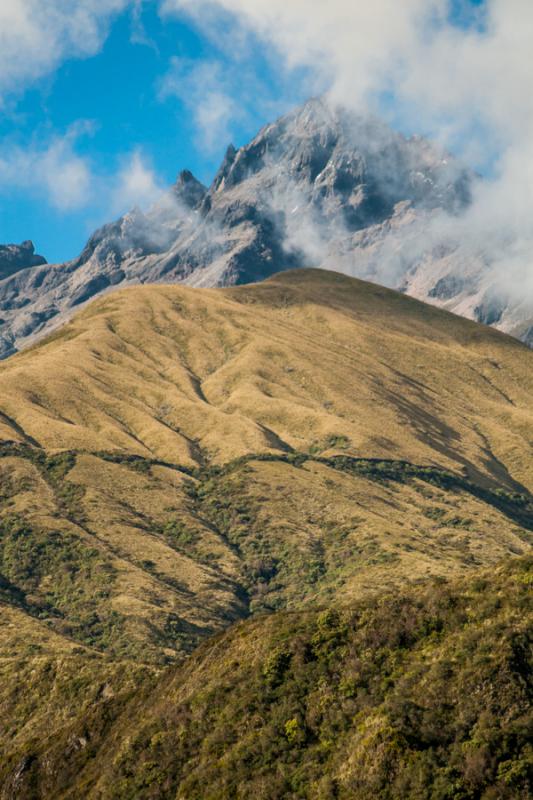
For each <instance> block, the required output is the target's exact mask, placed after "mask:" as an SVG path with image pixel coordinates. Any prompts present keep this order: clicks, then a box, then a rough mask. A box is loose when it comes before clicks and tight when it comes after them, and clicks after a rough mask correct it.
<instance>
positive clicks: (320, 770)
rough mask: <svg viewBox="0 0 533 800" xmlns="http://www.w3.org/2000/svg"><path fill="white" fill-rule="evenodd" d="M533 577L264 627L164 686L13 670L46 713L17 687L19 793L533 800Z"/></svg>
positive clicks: (244, 630)
mask: <svg viewBox="0 0 533 800" xmlns="http://www.w3.org/2000/svg"><path fill="white" fill-rule="evenodd" d="M532 567H533V563H532V562H531V559H518V560H514V561H513V562H510V563H508V565H507V566H505V567H500V568H498V569H496V570H494V569H493V570H491V571H489V572H481V573H480V572H477V573H475V578H472V577H470V578H469V579H465V578H463V579H461V581H460V582H452V583H448V582H446V581H443V580H441V581H433V582H430V583H429V584H428V585H427V586H424V587H420V588H419V589H416V590H410V591H407V592H405V591H404V592H401V593H395V594H393V595H391V594H388V595H385V596H383V597H381V598H379V599H375V600H371V601H370V600H366V601H360V602H358V603H356V604H355V605H354V604H351V605H349V606H348V607H341V606H339V605H338V604H335V605H333V606H330V607H329V608H328V609H325V610H322V611H313V612H310V611H308V612H293V613H289V612H278V613H276V614H273V615H269V616H258V617H256V618H255V620H250V621H247V622H244V623H241V624H239V625H237V626H234V627H233V628H232V629H231V630H230V631H229V632H227V633H225V634H221V635H219V636H217V637H215V638H213V639H211V640H209V641H208V642H206V643H205V644H204V645H202V646H201V647H200V648H199V649H198V651H197V652H196V653H195V655H194V656H192V657H191V658H190V659H189V660H188V661H187V662H186V663H185V664H184V665H183V666H181V667H178V668H176V667H171V668H167V670H166V671H165V672H163V673H162V674H157V673H154V672H150V671H148V670H145V671H144V672H143V671H142V670H141V669H140V668H139V667H133V666H127V667H125V666H124V665H120V666H119V667H117V665H116V664H115V665H113V664H109V663H108V662H106V661H103V660H101V659H99V660H97V659H94V660H92V661H91V660H87V659H83V660H81V661H80V655H76V654H74V655H73V654H65V655H63V656H62V658H61V659H60V660H58V661H55V662H50V660H49V659H47V658H46V657H45V656H39V657H37V656H32V657H31V658H30V657H26V658H25V659H23V660H21V661H17V662H14V663H13V664H11V666H9V665H7V678H8V681H9V680H12V678H13V675H14V673H15V671H16V674H17V675H18V676H19V678H21V679H22V680H24V681H28V680H31V681H36V680H37V681H38V683H37V686H38V691H39V692H40V693H41V696H42V695H46V717H44V716H43V713H42V708H41V707H39V706H38V705H37V707H35V706H36V703H35V701H34V704H33V707H32V704H31V703H30V702H28V699H27V695H26V694H25V693H23V692H20V693H18V695H15V696H13V693H12V694H11V696H6V695H7V693H6V682H5V680H3V681H2V684H1V686H2V688H1V689H0V709H1V711H2V715H3V718H4V719H5V718H6V715H7V717H8V718H9V719H10V720H11V723H10V725H11V730H12V731H13V738H12V739H11V740H6V739H4V741H3V743H2V744H3V750H2V751H1V758H0V785H1V786H3V787H4V788H3V795H2V796H3V797H4V798H8V800H11V798H17V800H26V798H32V800H33V799H34V798H51V797H53V798H54V799H55V800H63V799H65V800H66V798H69V799H72V800H74V798H76V799H77V798H80V797H84V798H88V800H91V799H94V800H96V798H113V799H114V800H125V799H126V798H128V800H130V799H131V800H133V798H153V799H154V800H155V799H156V798H157V799H158V800H159V799H161V800H163V798H165V800H166V798H168V800H171V799H172V800H174V798H179V799H180V800H181V799H182V798H183V800H185V798H186V799H187V800H226V798H227V799H228V800H229V798H259V799H260V800H278V798H294V799H295V800H296V798H298V800H302V799H303V798H305V799H307V798H309V800H311V799H312V800H330V798H339V800H348V798H361V800H366V799H367V798H369V799H370V798H376V797H379V798H383V800H393V799H394V800H395V799H396V798H398V800H400V798H401V800H405V798H428V800H429V799H430V798H431V800H440V799H441V798H442V800H446V799H448V798H455V799H457V800H459V798H460V799H461V800H474V799H475V798H476V799H477V798H482V800H492V798H498V799H499V800H507V798H508V799H509V800H519V799H522V800H527V799H528V798H529V797H530V796H531V795H530V784H529V779H530V776H531V769H532V767H533V754H532V751H531V702H532V699H533V697H532V694H533V684H532V682H531V674H532V670H531V668H532V666H533V665H532V659H531V626H530V624H529V621H530V619H531V597H532V594H531V585H532V581H533V572H532ZM9 670H11V671H9ZM3 672H4V675H3V677H4V678H5V677H6V664H4V669H3ZM134 685H135V686H136V690H135V692H134V691H133V686H134ZM80 711H81V713H80ZM22 717H23V718H24V719H25V720H26V725H25V726H23V727H21V726H20V724H19V725H17V722H18V721H19V720H20V719H21V718H22Z"/></svg>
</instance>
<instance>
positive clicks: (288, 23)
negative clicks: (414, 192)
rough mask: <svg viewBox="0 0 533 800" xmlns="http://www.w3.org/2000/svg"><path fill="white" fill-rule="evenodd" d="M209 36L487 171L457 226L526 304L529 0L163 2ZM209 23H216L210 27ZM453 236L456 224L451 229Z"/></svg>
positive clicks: (531, 238)
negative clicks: (488, 253) (259, 55)
mask: <svg viewBox="0 0 533 800" xmlns="http://www.w3.org/2000/svg"><path fill="white" fill-rule="evenodd" d="M164 8H165V9H166V11H167V12H169V13H171V12H173V13H178V14H186V15H188V17H189V18H191V19H193V20H194V22H195V24H197V25H198V26H199V27H201V28H202V29H203V30H204V32H205V33H206V34H207V35H215V34H214V32H216V31H217V30H218V31H224V32H225V33H224V34H223V35H224V38H225V40H226V41H227V40H228V39H229V40H231V38H232V36H233V40H234V47H235V51H236V53H237V57H239V54H241V57H242V58H243V59H244V60H245V59H246V37H247V36H248V37H249V38H250V39H254V40H257V39H259V40H260V41H262V42H263V43H264V45H265V47H266V48H267V49H268V50H270V51H271V53H272V58H273V59H276V60H277V61H278V63H279V65H280V70H284V71H285V76H286V80H287V82H288V83H290V81H291V80H293V76H294V74H295V70H296V69H297V68H305V69H306V70H307V74H308V76H309V75H311V76H312V84H311V85H313V86H314V87H315V91H316V92H317V93H318V92H327V93H328V94H329V96H330V97H331V98H332V100H333V101H334V102H338V103H339V104H342V105H345V106H347V107H351V108H354V109H356V110H370V111H373V112H378V113H379V114H381V115H384V116H385V117H387V118H388V120H389V121H390V122H392V123H393V124H395V125H396V126H398V127H400V128H401V129H402V130H405V131H408V132H411V133H415V132H416V133H423V134H426V135H429V136H431V137H432V138H434V139H437V140H439V141H440V142H441V143H442V144H443V145H444V146H445V147H448V148H450V149H451V150H452V151H453V152H454V153H456V154H457V155H459V156H460V157H462V158H464V159H465V160H466V162H467V163H469V164H470V166H472V167H473V168H475V169H478V170H480V171H481V172H482V173H484V175H485V178H486V179H485V181H484V182H483V183H482V184H481V185H480V186H479V187H477V189H476V194H475V202H474V204H473V205H472V207H471V209H470V210H469V212H468V213H467V215H466V216H465V217H464V218H463V219H462V221H461V228H462V231H461V232H462V233H463V234H464V236H465V237H467V238H468V240H469V242H470V243H471V246H472V247H473V248H480V249H485V250H486V249H487V243H490V247H491V249H492V260H493V269H494V275H495V281H497V282H500V283H505V284H506V285H507V287H508V288H509V290H510V291H514V292H516V291H518V292H520V291H523V287H524V286H525V287H527V288H526V290H527V292H528V293H529V295H530V299H531V301H532V303H533V277H531V276H532V273H533V217H532V215H531V212H530V209H531V208H532V207H533V179H532V178H533V92H532V91H531V83H532V79H531V53H532V52H533V3H531V2H530V0H481V2H479V0H478V1H477V2H474V0H453V2H452V0H402V2H397V0H373V2H372V3H368V2H365V1H364V0H329V2H328V3H324V2H323V1H322V0H290V2H287V0H165V3H164ZM217 20H218V24H217ZM456 232H457V233H459V230H457V231H456Z"/></svg>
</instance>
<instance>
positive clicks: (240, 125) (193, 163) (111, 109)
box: [0, 3, 304, 262]
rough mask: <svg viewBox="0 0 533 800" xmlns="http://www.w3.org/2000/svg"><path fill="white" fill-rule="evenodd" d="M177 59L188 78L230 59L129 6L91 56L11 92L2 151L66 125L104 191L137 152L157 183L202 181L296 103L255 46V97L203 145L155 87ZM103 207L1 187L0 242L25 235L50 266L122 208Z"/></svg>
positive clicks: (176, 24) (187, 111) (171, 20)
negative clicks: (233, 148) (185, 178)
mask: <svg viewBox="0 0 533 800" xmlns="http://www.w3.org/2000/svg"><path fill="white" fill-rule="evenodd" d="M176 60H178V62H179V65H181V66H180V70H178V71H181V72H183V73H187V76H189V78H188V79H189V82H190V74H191V73H194V70H195V68H196V67H197V66H198V67H200V66H202V65H204V66H205V65H206V64H208V65H209V64H212V63H213V62H216V64H217V65H218V66H217V68H218V70H219V71H222V72H224V70H225V69H227V70H228V71H230V61H232V59H230V58H229V56H228V54H227V53H225V52H224V51H221V50H217V49H216V48H215V47H214V46H213V43H212V42H211V41H210V40H209V39H208V38H207V37H206V36H203V35H202V34H201V33H199V32H198V30H196V29H195V28H194V27H193V26H192V24H191V23H188V22H187V21H186V20H185V19H179V18H176V17H168V16H167V17H164V18H161V17H160V16H159V14H158V9H157V6H156V5H155V4H152V3H148V4H146V5H145V6H144V7H143V8H142V14H140V15H139V14H138V13H136V12H135V11H134V9H132V8H128V9H127V10H125V11H124V12H122V13H121V14H119V15H118V16H117V17H116V18H114V19H113V20H112V23H111V26H110V30H109V35H108V37H107V39H106V41H105V43H104V45H103V47H102V50H101V51H100V52H99V53H97V54H96V55H94V56H92V57H89V58H83V59H78V58H71V59H68V60H66V61H65V62H64V63H63V64H61V65H60V66H59V68H58V69H57V70H56V71H54V72H53V73H51V74H49V75H46V76H44V77H43V78H42V79H40V80H38V81H37V82H36V83H35V84H34V85H32V86H30V87H29V88H28V89H27V90H26V91H25V92H24V93H22V94H21V95H20V94H18V93H13V95H14V96H13V98H11V102H10V105H9V107H8V108H7V109H5V111H4V113H3V114H1V115H0V141H1V142H2V143H3V145H4V147H7V149H8V152H12V151H13V149H14V148H17V149H18V148H20V150H22V151H24V149H25V148H36V149H37V150H39V148H40V147H41V145H40V144H39V143H45V142H48V141H51V140H53V139H54V137H64V136H65V135H67V136H68V134H69V131H70V132H71V133H72V140H73V142H74V143H75V153H76V156H79V157H81V158H83V159H87V160H88V163H89V165H90V167H91V170H92V171H94V173H95V174H96V175H98V176H99V177H100V178H101V179H102V187H103V191H104V192H105V190H106V188H107V186H108V182H107V181H106V178H108V179H109V182H111V180H112V176H113V174H115V173H117V172H119V171H120V169H121V167H122V166H123V165H124V164H126V163H127V162H128V160H129V159H130V158H131V156H132V154H133V153H136V152H137V153H139V154H140V157H141V158H142V160H143V163H144V164H145V165H146V167H147V168H148V169H150V170H153V172H154V173H155V174H156V175H157V178H158V181H159V182H160V183H161V185H164V184H170V183H172V182H173V181H174V180H175V178H176V175H177V173H178V172H179V171H180V170H181V169H184V168H187V169H191V170H192V171H193V172H194V173H195V174H196V175H197V177H198V178H200V179H201V180H203V181H205V182H209V181H210V180H211V179H212V177H213V174H214V172H215V171H216V169H217V167H218V165H219V163H220V161H221V159H222V157H223V154H224V152H225V149H226V147H227V145H228V144H229V142H230V140H232V141H233V142H234V144H235V145H237V146H238V145H240V144H244V143H245V142H246V141H247V140H248V139H249V138H250V137H251V136H252V135H254V133H255V132H256V130H257V129H258V128H259V127H260V126H261V125H263V124H264V123H266V122H268V121H270V120H271V115H272V114H273V113H274V114H276V113H282V112H283V111H285V110H286V109H288V108H289V107H290V106H291V105H293V104H295V103H298V102H300V101H301V100H302V99H304V95H303V93H299V92H298V91H295V92H294V94H292V93H287V92H286V91H281V90H280V88H279V87H278V86H277V79H276V75H275V72H274V70H273V69H272V65H271V64H269V63H268V61H267V60H266V59H265V58H263V56H262V52H261V50H260V49H259V48H258V49H257V51H256V52H255V53H254V57H253V60H252V63H249V65H248V68H249V69H250V71H251V72H252V73H253V76H254V83H255V84H256V85H259V86H260V87H261V92H262V101H261V102H257V103H256V104H254V103H253V102H251V100H248V102H247V103H246V105H245V108H244V111H243V113H242V115H241V114H236V115H235V116H232V117H231V118H230V119H229V120H228V121H227V123H226V124H225V125H224V128H225V129H227V130H224V131H223V133H226V136H225V137H224V136H223V137H222V138H218V140H217V139H215V140H214V141H209V142H206V141H204V137H203V136H202V134H201V132H199V131H198V125H197V123H196V121H195V120H194V112H193V110H192V109H191V108H190V107H189V104H188V101H187V100H185V99H183V98H181V97H178V96H176V95H175V94H172V93H171V92H169V91H167V92H165V90H164V81H165V77H167V78H168V76H169V74H170V75H171V74H172V72H173V71H174V72H176ZM231 69H234V68H233V67H231ZM195 82H196V83H198V84H199V85H195V86H194V89H191V95H192V92H193V91H194V92H201V90H202V87H201V82H202V76H201V75H198V76H196V78H195ZM182 83H183V84H184V90H185V91H187V90H188V89H190V87H188V84H187V79H185V78H184V79H183V81H182ZM207 88H208V87H207V86H206V89H207ZM258 99H259V98H258ZM243 100H246V98H243ZM191 102H194V98H193V97H192V96H191ZM73 126H74V129H73ZM126 203H127V200H126ZM78 205H79V207H76V206H78ZM108 206H109V204H108V203H106V202H105V198H102V196H101V195H100V193H99V192H97V196H95V197H94V198H92V199H91V200H90V201H89V202H87V203H85V202H82V201H80V203H79V204H78V203H75V204H74V207H68V206H67V207H64V206H62V207H59V208H58V207H56V206H55V205H54V203H51V202H49V199H48V197H47V196H46V193H45V192H43V191H40V190H39V188H32V187H31V186H29V185H28V184H27V183H24V185H22V186H17V185H9V184H8V185H3V186H2V185H1V184H0V242H8V241H9V242H19V241H22V240H23V239H28V238H29V239H32V240H33V241H34V242H35V244H36V247H37V249H38V251H39V252H41V253H42V254H43V255H44V256H45V257H46V258H47V259H48V260H49V261H50V262H57V261H61V260H65V259H67V258H72V257H74V256H75V255H76V254H77V253H78V251H79V250H80V249H81V248H82V246H83V245H84V243H85V241H86V239H87V237H88V236H89V235H90V233H91V232H92V231H93V229H94V228H95V226H97V225H99V224H101V223H102V222H106V221H108V216H109V214H113V212H114V211H115V212H116V213H119V211H123V210H127V209H126V208H122V209H121V208H120V201H119V206H117V207H116V208H113V207H112V208H110V207H108Z"/></svg>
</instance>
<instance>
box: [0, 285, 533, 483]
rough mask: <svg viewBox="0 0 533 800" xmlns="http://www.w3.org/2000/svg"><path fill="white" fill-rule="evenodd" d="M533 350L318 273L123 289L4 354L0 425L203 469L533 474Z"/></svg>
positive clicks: (522, 478)
mask: <svg viewBox="0 0 533 800" xmlns="http://www.w3.org/2000/svg"><path fill="white" fill-rule="evenodd" d="M532 365H533V353H532V352H531V351H530V350H529V349H528V348H526V347H525V346H524V345H521V344H520V343H519V342H516V341H515V340H513V339H511V338H509V337H506V336H504V335H502V334H499V333H497V332H495V331H493V330H491V329H489V328H485V327H483V326H480V325H476V324H475V323H471V322H468V321H466V320H463V319H461V318H459V317H456V316H453V315H451V314H448V313H446V312H442V311H439V310H437V309H434V308H432V307H430V306H427V305H425V304H423V303H419V302H417V301H415V300H412V299H409V298H406V297H403V296H401V295H399V294H397V293H395V292H392V291H388V290H386V289H383V288H381V287H378V286H375V285H373V284H369V283H365V282H362V281H358V280H354V279H350V278H347V277H344V276H341V275H338V274H333V273H328V272H323V271H319V270H298V271H294V272H288V273H283V274H281V275H278V276H275V277H274V278H272V279H270V280H268V281H266V282H265V283H263V284H259V285H254V286H246V287H239V288H235V289H228V290H203V289H202V290H199V289H190V288H185V287H182V286H172V287H166V286H164V287H162V286H150V287H142V288H131V289H126V290H124V291H120V292H117V293H115V294H112V295H110V296H107V297H105V298H103V299H100V300H97V301H96V302H95V303H93V304H92V305H90V306H89V307H88V308H87V309H86V310H85V311H84V312H83V313H81V314H80V315H79V316H77V317H76V318H75V319H74V320H73V321H72V322H71V323H70V324H69V325H67V326H66V327H65V328H63V329H61V330H60V331H59V332H58V333H56V334H55V335H54V336H53V337H51V338H50V339H48V340H46V341H44V342H42V343H40V344H39V345H37V346H36V347H34V348H32V349H30V350H28V351H26V352H24V353H22V354H20V355H18V356H16V357H14V358H12V359H10V360H9V361H7V362H6V363H5V364H3V365H2V366H1V367H0V411H1V412H2V428H1V436H2V438H3V439H6V440H7V439H9V440H16V441H27V442H38V443H39V444H40V445H41V446H42V447H44V448H46V449H47V450H51V451H55V450H65V449H74V450H87V451H92V452H94V451H99V450H106V451H109V450H113V449H118V450H122V451H126V452H130V453H138V454H140V455H144V456H149V457H154V458H158V459H162V460H167V461H169V462H172V463H179V464H183V465H189V466H192V465H196V464H199V463H202V459H203V458H204V459H205V458H207V459H209V460H210V461H215V462H217V463H225V462H228V461H229V460H231V459H234V458H236V457H238V456H241V455H243V454H247V453H259V452H268V451H270V452H273V451H280V452H281V451H287V450H289V449H291V448H294V449H295V450H298V451H302V450H308V449H309V448H315V449H320V450H321V451H326V450H332V449H333V450H334V449H335V446H336V444H337V443H339V442H342V444H343V446H344V450H345V452H347V453H350V454H353V455H355V456H362V457H375V458H395V459H405V460H406V461H410V462H413V463H418V464H439V465H441V466H443V467H446V468H449V469H453V470H462V469H465V470H467V471H468V473H469V474H470V475H471V477H473V478H475V479H476V480H478V481H484V482H488V483H492V484H498V485H502V484H503V485H507V486H509V487H512V486H513V482H515V484H522V485H523V486H526V487H528V488H531V486H532V485H533V464H532V458H531V453H532V437H533V402H532V397H533V369H532Z"/></svg>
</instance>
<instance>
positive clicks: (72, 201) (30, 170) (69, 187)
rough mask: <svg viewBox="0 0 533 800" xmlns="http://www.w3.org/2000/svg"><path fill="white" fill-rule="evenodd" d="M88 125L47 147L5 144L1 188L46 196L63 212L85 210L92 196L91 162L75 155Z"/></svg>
mask: <svg viewBox="0 0 533 800" xmlns="http://www.w3.org/2000/svg"><path fill="white" fill-rule="evenodd" d="M86 130H87V126H85V125H77V126H74V127H73V128H71V129H70V130H69V131H68V132H67V134H66V135H64V136H57V137H54V138H53V139H51V141H50V142H48V143H47V145H46V146H44V147H43V146H38V145H35V144H32V145H30V146H29V147H24V148H22V147H20V146H17V145H9V144H4V145H2V147H0V187H1V186H4V187H6V186H7V187H17V188H23V189H27V190H28V191H32V192H36V191H37V192H41V193H44V195H45V196H46V198H47V199H48V201H49V202H50V203H51V204H52V205H53V206H54V207H56V208H58V209H60V210H61V211H71V210H74V209H77V208H81V207H83V206H86V205H87V204H88V203H89V202H90V199H91V195H92V192H93V175H92V172H91V168H90V165H89V163H88V161H87V160H86V159H84V158H82V157H81V156H79V155H77V154H76V152H75V144H76V140H77V138H78V136H79V135H81V133H83V132H85V131H86Z"/></svg>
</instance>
